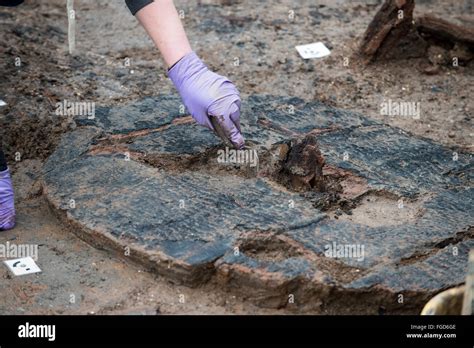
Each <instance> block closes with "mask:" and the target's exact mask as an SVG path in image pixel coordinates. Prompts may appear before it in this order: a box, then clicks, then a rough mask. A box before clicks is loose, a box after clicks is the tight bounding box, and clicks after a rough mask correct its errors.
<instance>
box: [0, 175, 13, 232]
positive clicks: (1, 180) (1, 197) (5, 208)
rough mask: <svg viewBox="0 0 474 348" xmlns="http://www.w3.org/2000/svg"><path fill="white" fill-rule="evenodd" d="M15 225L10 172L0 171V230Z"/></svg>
mask: <svg viewBox="0 0 474 348" xmlns="http://www.w3.org/2000/svg"><path fill="white" fill-rule="evenodd" d="M13 227H15V202H14V200H13V186H12V180H11V178H10V172H9V171H8V169H7V170H5V171H3V172H0V231H4V230H9V229H12V228H13Z"/></svg>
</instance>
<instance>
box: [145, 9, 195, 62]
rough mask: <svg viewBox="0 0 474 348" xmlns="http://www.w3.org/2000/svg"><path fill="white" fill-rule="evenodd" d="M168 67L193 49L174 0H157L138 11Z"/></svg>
mask: <svg viewBox="0 0 474 348" xmlns="http://www.w3.org/2000/svg"><path fill="white" fill-rule="evenodd" d="M136 17H137V19H138V20H139V21H140V23H141V24H142V25H143V27H144V28H145V30H146V31H147V33H148V35H149V36H150V38H151V39H152V40H153V42H154V43H155V45H156V47H158V49H159V50H160V52H161V55H162V56H163V59H164V60H165V62H166V64H167V65H168V67H171V66H172V65H173V64H174V63H176V62H177V61H178V60H180V59H181V58H182V57H184V56H185V55H186V54H188V53H190V52H191V51H192V49H191V45H190V44H189V41H188V38H187V36H186V32H185V31H184V28H183V25H182V24H181V20H180V18H179V16H178V11H176V7H175V6H174V3H173V0H155V1H154V2H152V3H151V4H149V5H147V6H145V7H143V8H142V9H141V10H139V11H138V12H137V13H136Z"/></svg>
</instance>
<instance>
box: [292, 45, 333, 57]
mask: <svg viewBox="0 0 474 348" xmlns="http://www.w3.org/2000/svg"><path fill="white" fill-rule="evenodd" d="M296 50H297V51H298V53H299V54H300V56H301V57H302V58H303V59H312V58H323V57H326V56H329V55H330V54H331V51H329V49H328V48H327V47H326V46H325V45H324V44H323V43H322V42H315V43H312V44H308V45H300V46H296Z"/></svg>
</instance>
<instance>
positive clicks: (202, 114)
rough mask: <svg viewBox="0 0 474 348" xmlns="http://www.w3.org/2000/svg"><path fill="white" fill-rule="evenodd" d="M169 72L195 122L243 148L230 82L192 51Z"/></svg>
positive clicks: (236, 101) (236, 93)
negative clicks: (210, 68)
mask: <svg viewBox="0 0 474 348" xmlns="http://www.w3.org/2000/svg"><path fill="white" fill-rule="evenodd" d="M168 75H169V77H170V79H171V81H173V83H174V85H175V87H176V89H177V90H178V92H179V94H180V95H181V98H182V99H183V102H184V105H186V107H187V108H188V110H189V112H190V113H191V115H192V116H193V118H194V119H195V120H196V122H197V123H199V124H200V125H203V126H205V127H207V128H209V129H211V130H213V131H215V132H216V133H218V135H219V136H221V137H225V138H227V139H228V140H229V141H230V142H231V143H232V145H233V146H234V147H235V148H237V149H242V148H243V147H244V145H245V141H244V138H243V137H242V134H241V133H240V96H239V91H238V90H237V88H236V87H235V86H234V84H233V83H232V82H230V81H229V80H228V79H227V78H226V77H223V76H220V75H218V74H216V73H214V72H212V71H210V70H209V69H208V68H207V66H206V65H205V64H204V63H203V62H202V61H201V60H200V59H199V58H198V56H197V55H196V53H195V52H191V53H188V54H187V55H185V56H184V57H183V58H181V60H179V61H178V62H177V63H176V64H175V65H173V66H172V67H171V69H170V70H169V71H168ZM212 118H213V119H212ZM213 123H214V124H213ZM214 125H216V127H214ZM216 128H217V129H216ZM219 128H221V129H219ZM221 131H222V132H221ZM221 133H224V134H221Z"/></svg>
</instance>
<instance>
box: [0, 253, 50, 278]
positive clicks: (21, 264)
mask: <svg viewBox="0 0 474 348" xmlns="http://www.w3.org/2000/svg"><path fill="white" fill-rule="evenodd" d="M4 262H5V264H6V265H7V267H8V268H9V269H10V271H12V273H13V274H14V275H16V276H21V275H25V274H31V273H38V272H41V270H40V268H39V267H38V265H36V263H35V260H33V259H32V258H31V257H30V256H28V257H24V258H22V259H14V260H7V261H4Z"/></svg>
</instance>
